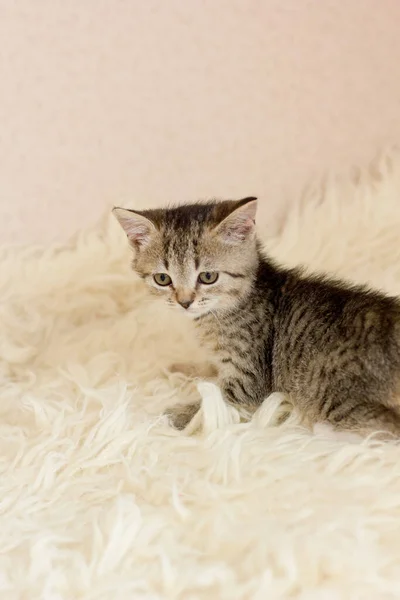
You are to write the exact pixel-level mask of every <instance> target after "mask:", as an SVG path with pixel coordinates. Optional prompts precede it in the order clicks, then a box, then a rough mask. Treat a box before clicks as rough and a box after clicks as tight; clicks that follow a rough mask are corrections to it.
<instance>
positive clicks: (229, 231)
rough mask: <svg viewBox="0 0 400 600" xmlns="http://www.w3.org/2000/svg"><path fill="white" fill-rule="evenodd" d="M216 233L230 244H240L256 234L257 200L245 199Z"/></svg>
mask: <svg viewBox="0 0 400 600" xmlns="http://www.w3.org/2000/svg"><path fill="white" fill-rule="evenodd" d="M238 205H239V206H238V207H237V208H235V209H234V210H233V211H232V212H231V213H230V214H229V215H228V216H227V217H226V218H225V219H224V220H223V221H221V223H220V224H219V225H218V226H217V227H216V229H215V231H216V233H217V234H218V235H220V236H221V237H222V239H223V240H224V242H227V243H228V244H240V243H241V242H244V241H245V240H247V239H248V238H249V237H251V236H252V235H254V233H255V218H256V212H257V198H253V197H252V198H243V200H239V202H238Z"/></svg>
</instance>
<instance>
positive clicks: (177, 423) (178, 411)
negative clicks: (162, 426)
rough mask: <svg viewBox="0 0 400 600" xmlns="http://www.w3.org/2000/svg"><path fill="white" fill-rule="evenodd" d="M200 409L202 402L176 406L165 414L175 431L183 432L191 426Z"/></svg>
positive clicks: (168, 409) (171, 407)
mask: <svg viewBox="0 0 400 600" xmlns="http://www.w3.org/2000/svg"><path fill="white" fill-rule="evenodd" d="M199 409H200V402H194V403H193V404H175V405H174V406H170V407H169V408H167V410H166V411H165V412H164V414H165V415H167V417H168V419H169V422H170V423H171V425H173V426H174V427H175V429H180V430H182V429H185V427H186V426H187V425H189V423H190V421H191V420H192V419H193V417H194V416H195V414H196V413H197V412H198V411H199Z"/></svg>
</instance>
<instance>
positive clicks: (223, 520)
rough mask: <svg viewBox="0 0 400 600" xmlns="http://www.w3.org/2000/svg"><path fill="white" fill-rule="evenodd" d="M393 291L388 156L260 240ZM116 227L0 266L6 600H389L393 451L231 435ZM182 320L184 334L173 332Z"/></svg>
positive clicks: (399, 219) (276, 250)
mask: <svg viewBox="0 0 400 600" xmlns="http://www.w3.org/2000/svg"><path fill="white" fill-rule="evenodd" d="M267 245H268V247H269V249H270V252H271V253H272V254H273V255H274V256H275V257H277V258H279V259H281V260H282V261H285V262H286V263H290V264H295V263H298V262H302V263H307V264H309V265H310V266H311V267H312V268H315V269H325V270H328V271H331V272H335V273H336V274H341V275H343V276H346V277H349V278H352V279H353V280H357V281H369V282H371V283H374V284H376V285H378V286H379V287H382V288H384V289H387V290H390V291H391V292H393V293H399V294H400V159H399V157H398V156H394V155H391V156H390V157H387V156H386V157H385V158H383V159H382V160H381V161H380V162H379V164H377V165H375V167H374V168H373V169H371V170H370V171H369V172H368V173H364V174H358V175H357V174H355V175H354V178H353V181H352V182H347V183H344V182H342V183H339V182H337V181H333V180H332V181H329V182H327V183H326V184H325V185H324V186H316V187H315V189H310V190H309V191H308V192H307V193H306V194H305V195H304V197H303V198H302V199H301V200H300V201H299V202H298V204H296V206H295V207H294V208H292V209H291V212H290V213H289V214H288V216H287V219H286V221H285V223H284V224H283V227H282V231H281V232H280V234H279V235H278V236H276V238H275V239H270V240H269V242H268V244H267ZM128 263H129V250H128V248H127V244H126V241H125V238H124V236H123V234H122V232H121V231H120V229H119V227H118V225H117V223H115V222H114V221H113V219H112V218H111V217H110V218H108V217H107V219H106V222H105V223H103V224H102V226H101V227H99V228H98V230H96V231H91V232H86V233H83V234H82V235H80V237H79V238H78V239H77V240H75V242H74V243H72V244H71V245H69V246H68V247H59V248H55V249H51V250H40V249H34V248H27V249H23V250H21V249H6V250H3V251H2V252H1V253H0V293H1V296H0V298H1V300H0V322H1V339H0V400H1V403H0V411H1V420H0V461H1V462H0V465H1V479H0V488H1V493H0V598H1V599H2V600H9V599H10V600H11V599H12V600H14V599H15V600H16V599H27V600H28V599H29V600H35V599H41V600H61V599H66V600H78V599H81V598H82V599H85V600H89V599H90V600H127V599H143V600H157V599H164V598H168V599H173V600H175V599H176V600H197V599H199V600H201V599H203V598H204V599H207V600H214V599H215V600H232V599H245V600H247V599H254V600H266V599H267V600H274V599H277V598H282V599H291V598H299V599H300V598H301V599H304V600H306V599H307V600H308V599H310V600H311V599H316V600H333V599H337V598H340V599H347V598H348V599H351V600H357V599H360V600H361V599H362V600H366V599H374V600H375V599H386V598H387V599H389V598H393V599H394V598H399V597H400V448H399V446H398V445H397V444H396V443H394V442H393V443H387V444H379V443H377V442H374V441H373V440H372V441H369V442H363V443H352V444H350V443H348V442H345V441H340V442H338V441H335V440H330V439H328V438H327V437H324V434H323V433H320V434H318V435H312V434H311V433H310V432H308V431H305V430H303V429H301V428H299V427H298V426H296V423H295V420H294V418H293V419H292V420H291V421H289V422H288V423H286V424H285V425H284V426H281V427H277V426H274V422H275V421H274V420H275V419H276V415H277V413H278V412H279V402H280V398H279V397H277V395H275V396H273V397H271V398H269V399H266V401H265V403H264V405H263V406H262V407H261V409H260V410H259V413H258V414H257V415H256V416H255V417H254V419H253V420H252V422H251V423H247V424H246V423H243V424H239V423H238V419H237V415H236V414H235V411H229V410H225V409H224V406H223V405H222V404H221V401H220V400H219V398H218V391H217V390H215V388H212V387H211V388H210V387H209V386H207V385H203V387H201V385H200V389H201V392H202V394H203V395H204V430H203V433H200V434H196V435H188V434H186V433H184V434H182V433H178V432H176V431H174V430H172V429H171V428H170V427H169V426H168V425H167V423H166V421H165V419H164V418H163V417H160V414H161V413H162V411H163V409H164V407H166V406H167V405H170V404H171V403H173V402H175V401H179V400H181V401H182V400H184V399H190V398H191V397H194V396H196V394H197V393H198V392H197V390H196V386H195V383H194V382H190V381H187V380H186V379H185V378H184V377H183V376H180V375H176V374H175V375H172V374H169V373H168V371H167V370H166V367H167V365H168V364H169V363H170V362H171V361H176V360H180V361H182V360H183V359H188V358H191V359H193V358H195V357H196V355H197V353H196V350H195V344H194V342H193V338H192V333H191V331H189V330H188V329H187V327H188V321H186V320H184V321H183V322H182V323H180V322H178V321H175V320H173V319H172V316H171V314H170V313H167V314H165V313H161V312H156V311H158V310H159V309H156V308H154V306H153V305H150V304H149V302H148V299H147V295H146V294H145V292H144V291H143V288H142V283H141V282H136V281H135V279H134V276H133V275H132V274H131V273H130V271H129V264H128ZM182 325H183V326H182Z"/></svg>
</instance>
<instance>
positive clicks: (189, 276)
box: [113, 198, 258, 317]
mask: <svg viewBox="0 0 400 600" xmlns="http://www.w3.org/2000/svg"><path fill="white" fill-rule="evenodd" d="M256 208H257V199H256V198H244V199H243V200H238V201H231V200H228V201H223V202H208V203H205V204H200V203H199V204H189V205H183V206H178V207H176V208H167V209H157V210H145V211H134V210H127V209H124V208H114V211H113V212H114V214H115V216H116V217H117V219H118V221H119V222H120V224H121V226H122V227H123V229H124V231H125V233H126V235H127V236H128V239H129V241H130V244H131V246H132V248H133V250H134V259H133V268H134V270H135V271H136V273H138V275H139V276H140V277H142V278H143V279H144V281H145V283H146V284H147V285H148V287H149V290H150V292H151V293H152V294H155V295H156V296H158V297H160V298H161V299H162V300H163V301H164V302H166V303H167V305H168V306H170V307H171V308H175V309H179V310H180V311H182V312H184V313H186V314H187V315H189V316H192V317H198V316H201V315H203V314H206V313H209V312H212V313H214V312H215V311H220V310H229V309H230V308H233V307H234V306H235V305H237V304H238V302H240V300H241V299H243V298H244V297H245V296H246V295H247V294H248V292H249V290H250V288H251V285H252V281H253V279H254V274H255V270H256V268H257V264H258V253H257V242H256V235H255V214H256Z"/></svg>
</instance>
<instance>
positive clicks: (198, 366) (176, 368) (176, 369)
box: [169, 363, 217, 379]
mask: <svg viewBox="0 0 400 600" xmlns="http://www.w3.org/2000/svg"><path fill="white" fill-rule="evenodd" d="M169 371H170V372H171V373H182V374H183V375H186V376H187V377H201V378H204V379H212V378H214V377H216V376H217V369H216V368H215V367H214V365H212V364H209V363H173V364H172V365H170V367H169Z"/></svg>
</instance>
